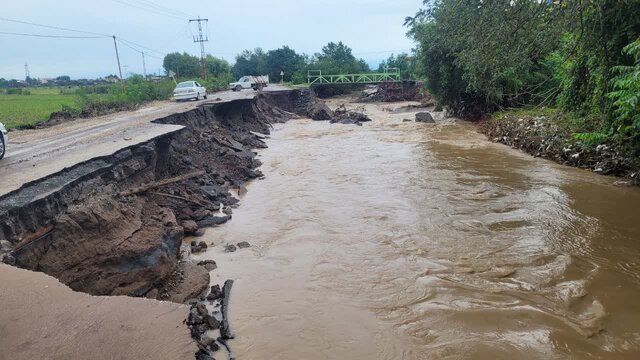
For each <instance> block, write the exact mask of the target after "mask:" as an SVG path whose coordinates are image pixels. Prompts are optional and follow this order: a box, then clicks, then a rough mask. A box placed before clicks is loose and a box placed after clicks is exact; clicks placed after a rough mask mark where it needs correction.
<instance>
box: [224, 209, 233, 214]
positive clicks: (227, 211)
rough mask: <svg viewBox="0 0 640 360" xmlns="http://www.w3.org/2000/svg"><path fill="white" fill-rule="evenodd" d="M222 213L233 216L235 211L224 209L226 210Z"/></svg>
mask: <svg viewBox="0 0 640 360" xmlns="http://www.w3.org/2000/svg"><path fill="white" fill-rule="evenodd" d="M222 212H223V213H225V214H227V215H231V214H233V210H232V209H231V208H230V207H226V208H224V210H222Z"/></svg>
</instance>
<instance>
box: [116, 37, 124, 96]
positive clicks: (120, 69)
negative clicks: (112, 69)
mask: <svg viewBox="0 0 640 360" xmlns="http://www.w3.org/2000/svg"><path fill="white" fill-rule="evenodd" d="M113 46H114V47H115V48H116V59H118V72H119V73H120V84H121V85H122V93H123V94H124V93H125V87H124V79H123V78H122V68H121V67H120V55H118V43H117V42H116V36H115V35H113Z"/></svg>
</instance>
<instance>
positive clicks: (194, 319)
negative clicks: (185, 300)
mask: <svg viewBox="0 0 640 360" xmlns="http://www.w3.org/2000/svg"><path fill="white" fill-rule="evenodd" d="M202 323H204V318H203V317H202V316H200V314H199V313H198V310H197V309H196V308H192V309H191V312H190V313H189V319H188V320H187V325H200V324H202Z"/></svg>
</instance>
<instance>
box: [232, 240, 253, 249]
mask: <svg viewBox="0 0 640 360" xmlns="http://www.w3.org/2000/svg"><path fill="white" fill-rule="evenodd" d="M236 245H237V246H238V248H239V249H246V248H248V247H249V246H251V244H249V243H248V242H246V241H241V242H239V243H237V244H236Z"/></svg>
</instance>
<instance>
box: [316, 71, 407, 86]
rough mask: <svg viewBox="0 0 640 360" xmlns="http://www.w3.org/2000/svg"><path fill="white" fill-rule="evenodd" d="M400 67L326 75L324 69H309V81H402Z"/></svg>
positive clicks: (350, 82)
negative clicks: (380, 70)
mask: <svg viewBox="0 0 640 360" xmlns="http://www.w3.org/2000/svg"><path fill="white" fill-rule="evenodd" d="M400 80H401V78H400V69H398V68H385V69H384V72H381V73H380V72H376V73H363V74H333V75H325V74H323V73H322V70H309V71H308V72H307V82H308V84H309V85H314V84H375V83H381V82H388V81H400Z"/></svg>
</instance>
